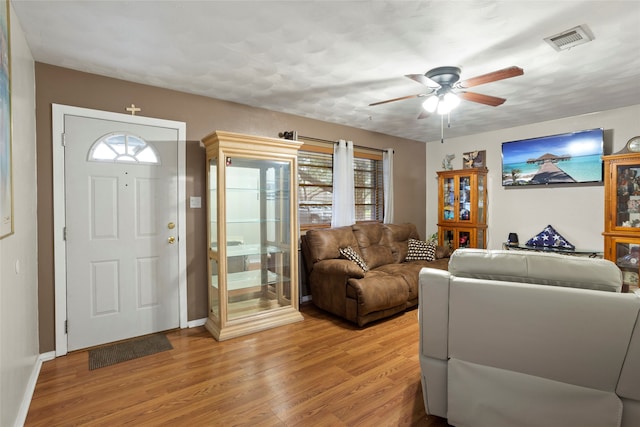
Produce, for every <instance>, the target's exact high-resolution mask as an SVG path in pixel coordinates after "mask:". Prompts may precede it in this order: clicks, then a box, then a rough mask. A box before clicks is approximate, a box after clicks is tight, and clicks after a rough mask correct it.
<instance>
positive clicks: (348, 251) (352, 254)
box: [340, 246, 369, 272]
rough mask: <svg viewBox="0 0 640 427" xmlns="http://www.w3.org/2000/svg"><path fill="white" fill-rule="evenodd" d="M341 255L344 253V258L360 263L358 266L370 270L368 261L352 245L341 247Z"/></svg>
mask: <svg viewBox="0 0 640 427" xmlns="http://www.w3.org/2000/svg"><path fill="white" fill-rule="evenodd" d="M340 255H342V257H343V258H346V259H348V260H351V261H353V262H355V263H356V264H358V266H359V267H360V268H362V269H363V270H364V271H365V272H367V271H369V267H368V266H367V263H366V262H364V260H363V259H362V257H361V256H360V254H359V253H358V252H356V251H355V249H353V248H352V247H350V246H347V247H346V248H340Z"/></svg>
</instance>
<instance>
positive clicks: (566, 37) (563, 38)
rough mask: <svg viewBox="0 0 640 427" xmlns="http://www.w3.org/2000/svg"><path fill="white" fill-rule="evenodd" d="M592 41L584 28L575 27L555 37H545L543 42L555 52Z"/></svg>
mask: <svg viewBox="0 0 640 427" xmlns="http://www.w3.org/2000/svg"><path fill="white" fill-rule="evenodd" d="M591 40H593V36H592V35H591V34H590V33H589V31H588V29H587V27H586V26H577V27H575V28H572V29H570V30H567V31H563V32H561V33H560V34H556V35H555V36H551V37H546V38H545V39H544V41H546V42H547V43H549V44H550V45H551V47H553V48H554V49H555V50H557V51H561V50H567V49H571V48H572V47H574V46H578V45H581V44H585V43H588V42H590V41H591Z"/></svg>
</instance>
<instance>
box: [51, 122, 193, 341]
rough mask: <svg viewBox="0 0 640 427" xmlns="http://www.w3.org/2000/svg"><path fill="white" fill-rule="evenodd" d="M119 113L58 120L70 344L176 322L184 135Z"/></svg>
mask: <svg viewBox="0 0 640 427" xmlns="http://www.w3.org/2000/svg"><path fill="white" fill-rule="evenodd" d="M117 116H122V120H113V119H104V118H96V117H87V116H86V115H83V114H78V115H76V114H65V115H64V119H63V126H64V145H65V148H64V194H65V200H64V212H65V236H64V242H65V245H66V262H65V269H66V316H67V317H66V321H67V324H66V326H67V328H66V330H67V350H69V351H71V350H77V349H82V348H86V347H91V346H95V345H99V344H104V343H108V342H113V341H118V340H122V339H126V338H131V337H135V336H140V335H145V334H149V333H153V332H159V331H163V330H167V329H172V328H176V327H179V326H181V324H182V322H181V317H182V316H181V301H180V299H181V295H180V294H181V289H180V281H181V279H180V274H181V273H180V272H181V268H180V251H179V244H178V242H179V234H180V233H179V232H180V225H181V224H180V218H179V217H180V214H179V211H180V209H179V197H178V188H179V173H178V153H179V146H180V144H179V140H180V138H181V137H182V138H183V137H184V135H179V130H178V129H176V128H174V127H165V126H155V125H147V124H140V123H131V121H133V120H134V119H133V118H132V117H131V116H126V115H117ZM56 288H57V286H56ZM56 308H58V304H57V303H56ZM56 343H58V340H56ZM58 350H59V349H58V348H56V353H59V351H58Z"/></svg>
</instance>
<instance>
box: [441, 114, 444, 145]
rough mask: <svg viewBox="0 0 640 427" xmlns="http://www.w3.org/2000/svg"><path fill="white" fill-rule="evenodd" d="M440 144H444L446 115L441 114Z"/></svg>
mask: <svg viewBox="0 0 640 427" xmlns="http://www.w3.org/2000/svg"><path fill="white" fill-rule="evenodd" d="M440 144H444V116H443V115H440Z"/></svg>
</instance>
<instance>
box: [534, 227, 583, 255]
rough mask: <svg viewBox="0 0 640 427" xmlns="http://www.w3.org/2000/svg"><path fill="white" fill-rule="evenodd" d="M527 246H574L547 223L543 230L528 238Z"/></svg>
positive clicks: (570, 247) (573, 247)
mask: <svg viewBox="0 0 640 427" xmlns="http://www.w3.org/2000/svg"><path fill="white" fill-rule="evenodd" d="M527 246H549V247H553V248H564V249H575V248H576V247H575V246H573V245H572V244H571V243H569V241H568V240H567V239H565V238H564V237H562V235H561V234H560V233H558V232H557V231H556V230H555V229H554V228H553V227H552V226H550V225H547V226H546V227H545V228H544V230H542V231H541V232H540V233H538V234H536V235H535V236H533V237H532V238H530V239H529V241H528V242H527Z"/></svg>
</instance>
